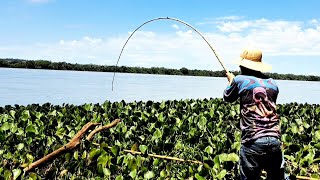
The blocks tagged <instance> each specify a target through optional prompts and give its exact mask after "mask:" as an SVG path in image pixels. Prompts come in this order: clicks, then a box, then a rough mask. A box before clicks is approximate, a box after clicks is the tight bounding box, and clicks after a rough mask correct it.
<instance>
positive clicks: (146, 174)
mask: <svg viewBox="0 0 320 180" xmlns="http://www.w3.org/2000/svg"><path fill="white" fill-rule="evenodd" d="M143 177H144V178H145V179H151V178H153V177H154V173H153V171H148V172H146V173H145V174H144V176H143Z"/></svg>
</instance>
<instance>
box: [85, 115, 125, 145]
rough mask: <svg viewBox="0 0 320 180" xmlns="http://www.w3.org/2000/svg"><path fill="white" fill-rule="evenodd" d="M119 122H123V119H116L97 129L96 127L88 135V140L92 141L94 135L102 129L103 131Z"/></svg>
mask: <svg viewBox="0 0 320 180" xmlns="http://www.w3.org/2000/svg"><path fill="white" fill-rule="evenodd" d="M119 122H121V119H115V120H114V121H112V123H110V124H108V125H106V126H101V127H98V128H96V129H94V130H93V131H91V133H90V134H89V135H88V136H87V140H88V141H91V139H92V137H93V136H94V135H95V134H96V133H98V132H100V131H103V130H106V129H109V128H112V127H114V126H115V125H117V124H118V123H119Z"/></svg>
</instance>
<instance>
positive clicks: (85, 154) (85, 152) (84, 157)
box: [81, 151, 87, 159]
mask: <svg viewBox="0 0 320 180" xmlns="http://www.w3.org/2000/svg"><path fill="white" fill-rule="evenodd" d="M81 158H82V159H86V158H87V151H84V152H83V153H82V157H81Z"/></svg>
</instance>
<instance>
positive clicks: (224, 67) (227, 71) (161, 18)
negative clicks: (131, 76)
mask: <svg viewBox="0 0 320 180" xmlns="http://www.w3.org/2000/svg"><path fill="white" fill-rule="evenodd" d="M158 20H172V21H176V22H179V23H182V24H184V25H186V26H188V27H190V28H191V29H192V30H194V31H195V32H196V33H198V34H199V35H200V36H201V37H202V39H203V40H204V41H205V42H206V43H207V44H208V46H209V47H210V49H211V50H212V52H213V53H214V55H215V56H216V58H217V59H218V61H219V63H220V64H221V66H222V68H223V69H224V70H225V71H226V73H229V70H228V69H227V67H226V66H225V64H224V63H223V61H222V60H221V59H220V58H219V56H218V54H217V52H216V51H215V50H214V48H213V47H212V46H211V44H210V43H209V42H208V41H207V40H206V38H205V37H204V36H203V35H202V34H201V33H200V32H199V31H198V30H197V29H196V28H194V27H193V26H191V25H190V24H188V23H186V22H184V21H182V20H180V19H176V18H170V17H159V18H155V19H151V20H149V21H146V22H144V23H143V24H141V25H140V26H139V27H137V28H136V29H135V30H134V31H133V32H132V33H131V34H130V36H129V37H128V39H127V41H126V42H125V43H124V45H123V47H122V49H121V52H120V54H119V57H118V60H117V64H116V66H115V68H114V74H113V78H112V91H113V84H114V78H115V75H116V69H117V67H118V63H119V60H120V58H121V55H122V53H123V50H124V48H125V46H126V45H127V43H128V42H129V40H130V38H131V37H132V36H133V34H134V33H135V32H137V31H138V30H139V29H140V28H141V27H142V26H144V25H146V24H148V23H151V22H153V21H158Z"/></svg>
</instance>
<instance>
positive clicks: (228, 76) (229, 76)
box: [226, 72, 234, 85]
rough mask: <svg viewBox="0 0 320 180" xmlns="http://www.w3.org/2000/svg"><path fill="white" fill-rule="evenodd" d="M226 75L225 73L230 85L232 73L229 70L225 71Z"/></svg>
mask: <svg viewBox="0 0 320 180" xmlns="http://www.w3.org/2000/svg"><path fill="white" fill-rule="evenodd" d="M226 75H227V78H228V81H229V85H230V84H231V83H232V81H233V78H234V75H233V74H232V73H230V72H227V73H226Z"/></svg>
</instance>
